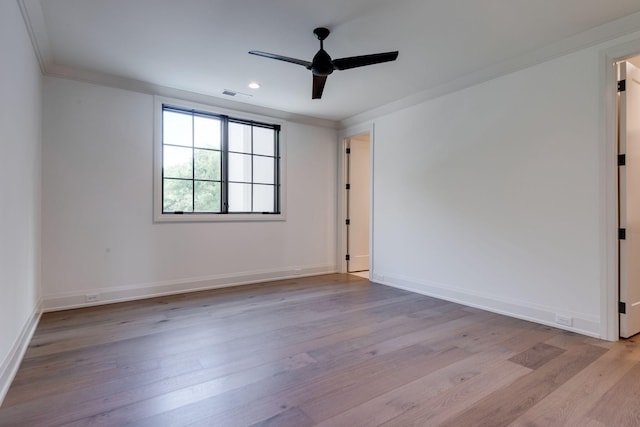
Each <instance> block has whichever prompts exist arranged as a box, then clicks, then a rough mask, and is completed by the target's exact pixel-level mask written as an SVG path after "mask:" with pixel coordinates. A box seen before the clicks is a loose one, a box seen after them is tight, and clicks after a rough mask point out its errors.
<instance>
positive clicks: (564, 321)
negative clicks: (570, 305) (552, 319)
mask: <svg viewBox="0 0 640 427" xmlns="http://www.w3.org/2000/svg"><path fill="white" fill-rule="evenodd" d="M556 323H557V324H558V325H563V326H571V325H572V324H573V319H572V318H571V317H568V316H561V315H560V314H556Z"/></svg>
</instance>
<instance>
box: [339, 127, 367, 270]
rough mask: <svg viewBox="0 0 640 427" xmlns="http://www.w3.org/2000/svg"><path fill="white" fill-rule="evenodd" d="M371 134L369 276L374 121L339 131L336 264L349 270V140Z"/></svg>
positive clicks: (340, 268) (341, 268)
mask: <svg viewBox="0 0 640 427" xmlns="http://www.w3.org/2000/svg"><path fill="white" fill-rule="evenodd" d="M362 134H369V150H370V154H369V277H370V278H373V271H374V267H373V262H374V257H373V251H374V244H373V223H374V218H373V202H374V200H373V194H374V192H373V186H374V180H373V176H374V173H373V172H374V171H373V168H374V161H373V160H374V158H375V133H374V125H373V122H370V123H364V124H362V125H359V126H354V127H349V128H347V129H343V130H341V131H340V132H338V144H337V145H338V215H337V217H338V227H337V229H338V238H337V241H338V248H337V249H338V250H337V256H338V259H337V260H336V265H337V266H338V271H339V272H340V273H346V272H347V260H346V258H345V255H346V254H347V225H346V220H347V190H346V183H347V162H346V158H347V153H346V150H347V140H348V139H349V138H351V137H354V136H357V135H362Z"/></svg>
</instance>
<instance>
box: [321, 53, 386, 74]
mask: <svg viewBox="0 0 640 427" xmlns="http://www.w3.org/2000/svg"><path fill="white" fill-rule="evenodd" d="M397 58H398V51H397V50H396V51H394V52H384V53H374V54H371V55H362V56H350V57H348V58H339V59H334V60H333V66H334V67H335V69H336V70H348V69H349V68H356V67H364V66H365V65H373V64H380V63H381V62H389V61H395V60H396V59H397Z"/></svg>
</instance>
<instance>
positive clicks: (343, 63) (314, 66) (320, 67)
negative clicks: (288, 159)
mask: <svg viewBox="0 0 640 427" xmlns="http://www.w3.org/2000/svg"><path fill="white" fill-rule="evenodd" d="M329 33H330V31H329V29H328V28H324V27H319V28H316V29H315V30H313V34H315V35H316V37H317V38H318V40H320V50H319V51H318V53H316V54H315V56H314V57H313V60H312V61H311V62H309V61H304V60H302V59H296V58H289V57H288V56H282V55H277V54H275V53H268V52H261V51H259V50H252V51H250V52H249V53H250V54H252V55H258V56H264V57H265V58H271V59H277V60H278V61H285V62H291V63H293V64H298V65H302V66H304V67H306V68H307V70H311V72H312V73H313V92H312V96H311V98H312V99H320V98H321V97H322V91H323V90H324V84H325V83H326V81H327V77H328V76H329V74H331V73H333V71H334V70H348V69H349V68H356V67H363V66H365V65H373V64H379V63H381V62H389V61H395V60H396V59H397V58H398V51H397V50H396V51H393V52H384V53H374V54H371V55H362V56H350V57H348V58H339V59H331V56H329V54H328V53H327V51H325V50H324V43H323V42H324V40H325V39H326V38H327V37H328V36H329Z"/></svg>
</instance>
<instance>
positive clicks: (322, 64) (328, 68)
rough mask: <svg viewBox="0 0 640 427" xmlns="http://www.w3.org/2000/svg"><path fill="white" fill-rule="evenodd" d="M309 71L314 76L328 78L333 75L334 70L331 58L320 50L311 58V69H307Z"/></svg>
mask: <svg viewBox="0 0 640 427" xmlns="http://www.w3.org/2000/svg"><path fill="white" fill-rule="evenodd" d="M309 69H310V70H311V72H312V73H313V74H314V75H316V76H321V77H324V76H328V75H329V74H331V73H333V70H334V67H333V62H331V56H329V54H328V53H327V51H325V50H324V49H320V50H319V51H318V53H316V54H315V56H314V57H313V61H311V67H309Z"/></svg>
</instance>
